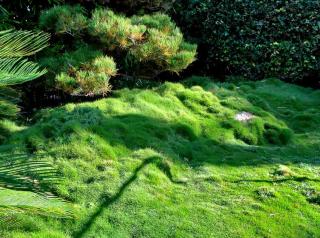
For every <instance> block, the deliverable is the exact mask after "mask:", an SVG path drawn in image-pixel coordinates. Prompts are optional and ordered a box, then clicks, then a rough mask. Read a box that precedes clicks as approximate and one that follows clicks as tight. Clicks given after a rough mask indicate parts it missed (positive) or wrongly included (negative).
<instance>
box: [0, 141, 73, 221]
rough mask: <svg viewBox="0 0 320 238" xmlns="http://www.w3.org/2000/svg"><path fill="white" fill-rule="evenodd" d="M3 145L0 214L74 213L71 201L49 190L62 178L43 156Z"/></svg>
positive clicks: (1, 149) (0, 157) (0, 148)
mask: <svg viewBox="0 0 320 238" xmlns="http://www.w3.org/2000/svg"><path fill="white" fill-rule="evenodd" d="M13 148H14V147H13V146H4V145H3V146H0V216H1V213H4V214H8V213H13V214H14V213H21V212H24V213H25V212H27V213H32V214H41V215H46V216H47V215H49V216H50V215H51V216H59V217H60V216H62V217H71V216H72V211H71V210H72V209H71V207H70V205H71V204H69V203H68V202H66V201H64V200H62V199H60V198H58V197H56V196H55V195H53V194H52V193H50V192H48V191H49V190H50V189H49V187H50V186H52V185H53V184H58V183H59V182H60V178H59V176H58V175H57V171H56V170H55V169H54V168H53V167H52V165H51V164H50V163H49V162H47V161H45V160H44V158H42V156H41V155H40V156H39V155H38V156H30V155H27V154H24V153H23V154H16V153H13V151H12V149H13Z"/></svg>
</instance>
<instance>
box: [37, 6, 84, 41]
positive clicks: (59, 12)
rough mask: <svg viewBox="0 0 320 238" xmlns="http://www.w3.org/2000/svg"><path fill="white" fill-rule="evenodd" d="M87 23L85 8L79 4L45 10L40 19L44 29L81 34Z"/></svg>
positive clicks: (41, 26)
mask: <svg viewBox="0 0 320 238" xmlns="http://www.w3.org/2000/svg"><path fill="white" fill-rule="evenodd" d="M86 24H87V18H86V16H85V10H84V9H83V8H82V7H81V6H79V5H76V6H68V5H63V6H56V7H53V8H50V9H49V10H47V11H44V12H43V13H42V14H41V16H40V19H39V26H40V28H41V29H43V30H51V31H54V32H55V33H59V34H61V33H69V34H72V35H73V34H79V33H80V32H81V31H82V30H83V29H84V28H85V27H86Z"/></svg>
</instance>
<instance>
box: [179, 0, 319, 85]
mask: <svg viewBox="0 0 320 238" xmlns="http://www.w3.org/2000/svg"><path fill="white" fill-rule="evenodd" d="M174 12H175V13H174V14H175V17H176V20H177V21H178V22H179V24H180V26H181V27H182V28H183V29H184V31H185V32H187V34H188V35H189V37H190V38H193V39H194V40H195V41H197V42H198V43H200V49H201V48H202V49H203V50H202V52H200V60H201V64H200V65H201V66H202V67H203V69H205V70H206V71H208V70H210V69H213V70H214V69H215V68H220V69H221V67H223V70H224V73H226V74H236V75H242V76H245V77H248V78H250V79H261V78H264V77H269V76H276V77H280V78H282V79H286V80H289V81H292V82H297V81H300V82H301V81H302V80H307V79H309V80H310V78H312V80H313V82H311V84H315V83H317V82H316V81H317V80H319V79H318V78H317V77H316V76H317V74H319V59H320V57H319V56H320V44H319V43H320V1H318V0H257V1H252V0H235V1H230V0H181V1H177V2H176V5H175V11H174Z"/></svg>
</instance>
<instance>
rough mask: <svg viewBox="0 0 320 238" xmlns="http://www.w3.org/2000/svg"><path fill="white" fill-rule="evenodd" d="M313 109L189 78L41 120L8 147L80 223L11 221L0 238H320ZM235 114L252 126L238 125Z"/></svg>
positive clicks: (267, 91) (276, 90) (309, 99)
mask: <svg viewBox="0 0 320 238" xmlns="http://www.w3.org/2000/svg"><path fill="white" fill-rule="evenodd" d="M319 101H320V93H319V92H317V91H312V90H309V89H303V88H300V87H297V86H292V85H288V84H285V83H282V82H280V81H278V80H268V81H262V82H256V83H254V82H244V83H237V84H233V83H223V84H213V83H212V82H211V81H210V80H208V79H206V78H199V77H194V78H191V79H189V80H187V81H186V82H184V83H183V84H173V83H166V84H164V85H162V86H160V87H157V88H154V89H149V90H141V89H135V90H128V89H124V90H120V91H116V92H115V93H114V96H113V97H111V98H108V99H103V100H99V101H96V102H91V103H82V104H68V105H66V106H63V107H61V108H56V109H48V110H43V111H42V112H40V113H39V114H38V115H37V117H36V121H37V122H36V123H35V124H34V125H32V126H30V127H29V128H22V129H20V130H18V131H17V132H16V133H15V134H14V135H13V136H12V137H11V138H10V139H9V141H8V143H12V144H13V143H15V144H19V145H23V148H24V149H23V151H24V152H25V151H27V152H28V153H30V154H33V155H37V154H41V155H42V158H43V157H44V158H43V159H45V160H48V161H52V162H53V163H54V164H55V166H56V167H57V169H58V171H59V173H60V175H61V178H63V182H62V183H61V184H59V185H53V186H52V190H53V191H54V192H55V193H56V194H58V195H59V196H60V197H62V198H65V199H67V200H69V201H71V202H73V203H74V204H76V205H75V208H74V210H75V216H76V218H75V220H69V219H66V220H55V219H53V218H52V219H51V218H50V219H49V218H42V217H41V216H28V215H26V214H15V215H14V216H13V217H11V219H13V220H16V221H17V223H16V225H10V226H8V224H7V226H6V225H3V224H1V223H0V230H1V232H2V233H1V232H0V235H2V236H5V237H10V236H12V237H32V236H34V237H132V236H134V237H168V236H175V237H222V236H231V237H235V236H241V237H254V236H272V237H276V236H278V237H280V236H286V237H294V236H296V235H297V234H299V235H300V236H301V237H304V236H306V235H311V236H312V235H314V236H317V235H320V230H319V228H318V227H317V220H319V219H320V216H319V214H320V213H319V211H320V208H319V206H318V205H315V204H316V203H311V202H310V201H312V199H311V198H309V197H308V196H309V195H310V194H311V193H310V191H314V193H313V195H312V196H313V197H314V196H315V195H314V194H318V191H319V190H320V186H319V181H317V179H316V177H317V174H319V173H320V168H319V166H318V164H319V163H320V158H319V156H318V155H319V152H320V139H319V134H320V131H319V128H318V127H317V124H316V121H319V119H320V114H319V113H320V108H319ZM306 107H307V109H306ZM241 112H247V113H250V114H251V115H253V117H252V118H251V119H250V120H247V121H237V120H236V116H237V114H239V113H241ZM306 118H312V121H313V122H310V123H306ZM43 155H45V156H43ZM279 166H280V168H281V169H282V168H287V167H288V169H286V171H290V173H278V172H277V171H278V170H279ZM281 166H282V167H281ZM284 166H285V167H284ZM281 169H280V170H281ZM282 170H283V169H282ZM282 170H281V171H282ZM302 182H303V183H302ZM308 194H309V195H308ZM310 196H311V195H310ZM282 227H286V229H280V228H282Z"/></svg>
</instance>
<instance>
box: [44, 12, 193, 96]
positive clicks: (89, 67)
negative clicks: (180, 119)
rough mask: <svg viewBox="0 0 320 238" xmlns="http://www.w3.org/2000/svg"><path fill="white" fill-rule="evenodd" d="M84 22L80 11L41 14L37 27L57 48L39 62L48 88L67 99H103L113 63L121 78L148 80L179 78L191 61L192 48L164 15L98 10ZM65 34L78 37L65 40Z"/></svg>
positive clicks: (113, 67) (52, 49)
mask: <svg viewBox="0 0 320 238" xmlns="http://www.w3.org/2000/svg"><path fill="white" fill-rule="evenodd" d="M60 15H62V16H63V17H62V18H61V17H60ZM78 19H80V20H79V21H80V23H77V22H78ZM85 19H86V18H85V16H84V15H83V10H82V8H81V7H79V6H75V7H71V6H59V7H54V8H52V9H49V10H48V11H45V12H43V13H42V15H41V17H40V22H39V25H40V27H42V28H45V29H48V30H52V31H53V32H54V33H56V34H57V35H58V37H57V40H56V44H55V45H54V46H53V47H52V48H51V49H49V50H48V51H47V54H46V56H45V57H43V58H41V59H40V62H41V64H42V65H44V66H46V67H48V69H49V74H48V76H47V78H48V80H47V86H49V87H52V86H54V84H56V85H55V87H56V88H59V89H62V90H63V91H65V92H66V93H68V94H75V95H104V94H105V93H107V92H108V91H109V89H110V85H109V83H108V82H109V79H110V77H112V76H115V75H116V71H117V70H116V68H117V67H116V64H115V61H116V62H117V64H118V68H119V69H120V73H121V74H122V75H125V76H126V77H128V76H129V77H132V78H134V79H137V78H139V77H147V78H151V79H153V78H155V77H156V76H157V75H158V74H160V73H162V72H165V71H170V72H175V73H179V72H181V71H182V70H183V69H185V68H187V67H188V65H190V64H191V63H192V62H193V61H194V60H195V55H196V45H194V44H189V43H187V42H185V41H184V39H183V35H182V33H181V31H180V29H179V28H178V27H177V26H176V25H175V23H174V22H172V20H171V18H170V17H169V16H167V15H165V14H161V13H157V14H153V15H144V16H132V17H126V16H124V15H119V14H116V13H114V12H113V11H111V10H106V9H100V8H99V9H96V10H94V11H93V13H92V17H91V18H90V19H88V20H87V21H86V20H85ZM61 33H64V34H61ZM66 33H69V34H72V35H73V36H77V37H71V39H70V37H69V38H68V39H67V38H66V37H63V36H64V35H65V34H66ZM80 33H82V34H80ZM70 40H71V42H70ZM107 54H108V55H112V56H114V59H115V61H113V59H112V58H109V57H106V56H105V55H107Z"/></svg>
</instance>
